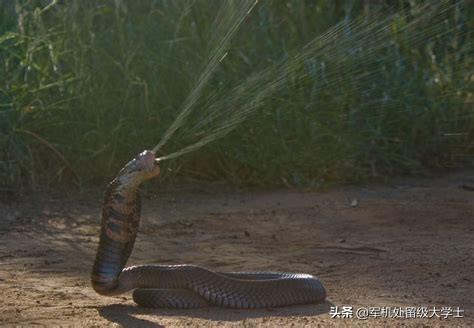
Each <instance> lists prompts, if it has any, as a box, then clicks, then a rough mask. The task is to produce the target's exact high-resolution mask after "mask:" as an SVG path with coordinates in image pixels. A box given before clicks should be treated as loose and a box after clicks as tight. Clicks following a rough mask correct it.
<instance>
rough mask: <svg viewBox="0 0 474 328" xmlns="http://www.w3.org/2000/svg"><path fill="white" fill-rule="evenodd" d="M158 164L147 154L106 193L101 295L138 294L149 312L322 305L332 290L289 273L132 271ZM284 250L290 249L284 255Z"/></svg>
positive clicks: (98, 264)
mask: <svg viewBox="0 0 474 328" xmlns="http://www.w3.org/2000/svg"><path fill="white" fill-rule="evenodd" d="M159 173H160V168H159V163H158V160H157V159H155V154H154V153H153V152H152V151H149V150H146V151H144V152H142V153H140V154H139V155H137V156H136V157H135V158H134V159H133V160H132V161H130V162H128V163H127V164H126V165H125V166H124V167H123V168H122V169H121V170H120V172H119V174H118V175H117V177H116V178H115V179H114V180H113V181H112V182H111V183H110V184H109V185H108V187H107V189H106V191H105V197H104V204H103V208H102V223H101V230H100V240H99V247H98V250H97V255H96V258H95V263H94V267H93V270H92V277H91V278H92V279H91V280H92V286H93V288H94V290H95V291H96V292H97V293H99V294H101V295H108V296H112V295H118V294H121V293H124V292H127V291H130V290H134V291H133V299H134V301H135V302H136V303H137V304H139V305H141V306H145V307H165V308H198V307H206V306H210V305H217V306H224V307H230V308H241V309H242V308H245V309H247V308H265V307H279V306H288V305H296V304H307V303H319V302H323V301H324V300H325V298H326V291H325V289H324V287H323V285H322V284H321V282H320V281H319V280H318V279H317V278H316V277H314V276H312V275H309V274H301V273H283V272H229V273H223V272H214V271H211V270H208V269H206V268H203V267H200V266H196V265H188V264H183V265H137V266H130V267H126V268H125V265H126V263H127V260H128V258H129V256H130V253H131V252H132V249H133V245H134V243H135V238H136V236H137V231H138V225H139V222H140V207H141V202H140V195H139V186H140V184H142V183H143V182H145V181H147V180H149V179H151V178H153V177H156V176H158V175H159ZM282 251H284V250H282Z"/></svg>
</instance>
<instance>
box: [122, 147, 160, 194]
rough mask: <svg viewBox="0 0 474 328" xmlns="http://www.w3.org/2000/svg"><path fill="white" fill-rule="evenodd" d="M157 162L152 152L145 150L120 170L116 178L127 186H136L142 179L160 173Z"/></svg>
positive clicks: (144, 179)
mask: <svg viewBox="0 0 474 328" xmlns="http://www.w3.org/2000/svg"><path fill="white" fill-rule="evenodd" d="M158 162H159V161H158V160H157V159H156V157H155V153H154V152H152V151H150V150H145V151H143V152H141V153H140V154H138V155H137V156H136V157H135V158H134V159H133V160H131V161H130V162H128V163H127V164H126V165H125V166H124V167H123V168H122V169H121V170H120V172H119V174H118V176H117V179H118V180H119V182H120V183H123V184H125V185H127V186H131V187H138V186H139V185H140V184H141V183H143V182H144V181H146V180H149V179H151V178H154V177H156V176H158V175H159V174H160V166H159V165H158Z"/></svg>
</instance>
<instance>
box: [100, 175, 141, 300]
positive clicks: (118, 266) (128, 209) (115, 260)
mask: <svg viewBox="0 0 474 328" xmlns="http://www.w3.org/2000/svg"><path fill="white" fill-rule="evenodd" d="M139 223H140V194H139V190H138V184H127V183H123V181H121V180H120V179H119V177H117V178H116V179H114V180H113V181H112V182H111V183H110V184H109V185H108V187H107V189H106V191H105V195H104V204H103V207H102V222H101V230H100V239H99V247H98V250H97V255H96V259H95V262H94V267H93V270H92V277H91V280H92V286H93V288H94V289H95V291H96V292H98V293H99V294H103V295H111V294H114V291H115V290H116V289H117V286H118V280H119V276H120V273H121V272H122V270H123V268H124V267H125V265H126V263H127V260H128V258H129V256H130V254H131V252H132V249H133V245H134V243H135V238H136V236H137V231H138V226H139Z"/></svg>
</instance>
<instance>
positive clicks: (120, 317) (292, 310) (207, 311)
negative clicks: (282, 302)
mask: <svg viewBox="0 0 474 328" xmlns="http://www.w3.org/2000/svg"><path fill="white" fill-rule="evenodd" d="M332 305H333V304H332V303H331V302H330V301H327V300H326V301H325V302H324V303H321V304H309V305H296V306H289V307H284V308H275V309H260V310H239V309H226V308H218V307H209V308H204V309H192V310H170V309H149V308H143V307H139V306H134V305H125V304H111V305H107V306H103V307H101V308H100V309H99V310H98V311H99V314H100V315H101V316H102V317H103V318H105V319H107V320H109V321H110V322H114V323H117V324H119V325H121V326H124V327H164V326H162V325H160V324H158V323H154V322H152V321H148V320H146V319H143V318H138V317H137V316H148V315H149V316H157V317H190V318H200V319H205V320H210V321H241V320H245V319H249V318H262V317H285V316H317V315H321V314H324V313H329V310H330V308H331V306H332Z"/></svg>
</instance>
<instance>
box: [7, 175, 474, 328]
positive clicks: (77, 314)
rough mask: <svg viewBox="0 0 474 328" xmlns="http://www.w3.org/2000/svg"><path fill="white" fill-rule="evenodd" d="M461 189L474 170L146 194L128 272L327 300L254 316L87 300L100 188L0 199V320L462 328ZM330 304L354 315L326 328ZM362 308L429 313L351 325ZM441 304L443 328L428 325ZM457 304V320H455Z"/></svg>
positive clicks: (469, 216) (470, 276) (469, 266)
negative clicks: (352, 182) (297, 284)
mask: <svg viewBox="0 0 474 328" xmlns="http://www.w3.org/2000/svg"><path fill="white" fill-rule="evenodd" d="M466 181H468V182H469V181H470V182H469V183H471V182H472V181H474V172H462V173H457V174H451V175H448V176H444V177H438V178H423V179H398V180H396V181H394V182H393V183H391V184H390V185H385V186H369V187H345V188H338V189H333V190H330V191H326V192H305V193H302V192H296V191H288V190H286V191H271V192H262V191H260V192H248V191H246V192H242V191H240V192H235V191H234V192H231V191H228V190H227V191H226V190H225V188H222V187H216V186H215V187H212V186H211V187H209V186H207V187H203V188H202V189H200V187H195V188H189V187H183V188H175V189H174V190H173V189H172V190H168V191H166V192H164V191H161V192H160V193H158V194H157V195H154V196H151V195H149V196H147V197H145V199H144V204H143V207H144V213H143V219H142V225H141V230H140V233H139V238H138V240H137V244H136V246H135V249H134V252H133V254H132V258H131V260H130V262H131V263H133V264H139V263H170V264H171V263H193V264H200V265H203V266H206V267H209V268H212V269H216V270H221V271H240V270H242V271H248V270H279V271H298V272H306V273H312V274H315V275H317V276H319V277H320V279H321V280H322V282H323V283H324V285H325V286H326V289H327V291H328V301H327V302H326V303H324V304H316V305H306V306H295V307H287V308H282V309H264V310H258V311H256V310H231V309H221V308H209V309H203V310H153V309H144V308H140V307H137V306H136V305H135V304H134V303H133V301H132V300H131V299H130V295H123V296H121V297H114V298H107V297H102V296H100V295H97V294H95V293H94V291H93V290H92V289H91V287H90V284H89V272H90V269H91V266H92V261H93V259H94V252H95V249H96V246H97V240H98V238H97V237H98V228H99V212H100V206H101V197H100V190H92V191H90V192H87V193H83V194H82V195H78V194H68V193H66V192H63V193H60V194H58V193H56V194H54V195H49V194H43V195H36V196H35V195H30V196H28V197H22V198H21V199H17V200H15V201H11V200H10V201H8V202H5V201H4V202H3V203H0V218H1V222H0V264H1V265H0V290H1V298H0V324H1V325H5V326H33V325H43V326H44V325H48V326H50V325H53V326H54V325H63V326H65V325H67V326H78V327H79V326H88V327H94V326H98V327H102V326H105V327H108V326H112V327H113V326H126V327H182V326H187V327H230V326H239V327H240V326H243V327H254V326H265V327H276V326H287V327H292V326H294V327H303V326H307V327H328V326H351V327H352V326H361V327H362V326H364V327H367V326H368V327H380V326H410V327H411V326H414V327H456V326H460V327H473V326H474V301H473V298H472V296H473V295H474V258H473V254H474V215H473V214H474V202H473V200H474V192H473V191H470V190H467V189H464V188H461V187H460V185H462V184H463V183H465V182H466ZM356 203H357V204H356ZM335 306H337V307H338V309H339V310H340V309H341V307H342V306H351V307H353V318H331V307H335ZM370 307H390V309H391V311H392V313H393V311H398V310H396V309H400V308H401V309H406V308H407V307H408V308H409V309H410V308H412V307H415V308H419V309H418V311H423V308H424V307H426V308H427V309H428V310H429V311H430V315H434V317H433V318H431V319H428V318H415V319H413V318H408V319H406V318H405V319H401V318H373V317H370V318H368V319H367V320H361V319H357V318H356V310H357V309H358V308H370ZM434 307H436V310H434V311H433V308H434ZM442 307H447V308H445V309H444V312H443V313H449V317H448V318H447V319H444V318H438V317H437V315H439V314H441V312H439V311H440V310H441V308H442ZM458 307H459V308H460V309H461V310H463V311H464V312H460V316H463V318H454V317H453V316H454V315H457V312H456V311H455V310H456V309H457V308H458ZM420 308H421V310H420ZM372 311H373V312H372V313H373V315H376V314H377V313H380V311H381V310H379V309H377V308H376V309H375V310H372ZM408 311H412V310H408ZM361 313H362V312H361Z"/></svg>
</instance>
